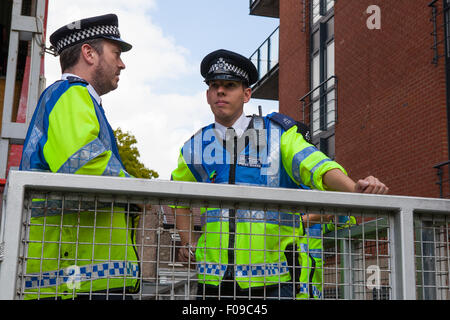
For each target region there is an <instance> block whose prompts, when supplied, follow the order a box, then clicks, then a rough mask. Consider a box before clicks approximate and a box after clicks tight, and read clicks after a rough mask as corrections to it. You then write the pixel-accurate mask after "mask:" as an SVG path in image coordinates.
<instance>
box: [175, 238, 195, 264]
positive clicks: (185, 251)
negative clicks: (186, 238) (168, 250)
mask: <svg viewBox="0 0 450 320" xmlns="http://www.w3.org/2000/svg"><path fill="white" fill-rule="evenodd" d="M196 248H197V242H195V243H192V244H191V243H187V244H186V245H184V246H183V247H181V248H180V250H178V260H179V261H181V262H188V261H195V249H196Z"/></svg>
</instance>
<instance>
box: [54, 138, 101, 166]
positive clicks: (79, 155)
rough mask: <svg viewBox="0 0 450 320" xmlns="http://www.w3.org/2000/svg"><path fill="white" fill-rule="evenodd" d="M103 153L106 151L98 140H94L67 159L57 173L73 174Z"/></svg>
mask: <svg viewBox="0 0 450 320" xmlns="http://www.w3.org/2000/svg"><path fill="white" fill-rule="evenodd" d="M105 151H107V149H106V148H105V146H104V145H103V143H102V141H101V140H100V139H99V138H95V139H94V140H92V141H91V142H89V143H88V144H87V145H85V146H84V147H82V148H81V149H80V150H78V151H77V152H75V153H74V154H73V155H72V156H71V157H70V158H69V159H67V161H66V162H65V163H64V164H63V165H62V166H61V167H60V168H59V169H58V173H75V172H76V171H77V170H78V169H80V168H81V167H83V166H84V165H85V164H86V163H88V162H89V161H91V160H92V159H95V158H96V157H98V156H99V155H100V154H102V153H103V152H105Z"/></svg>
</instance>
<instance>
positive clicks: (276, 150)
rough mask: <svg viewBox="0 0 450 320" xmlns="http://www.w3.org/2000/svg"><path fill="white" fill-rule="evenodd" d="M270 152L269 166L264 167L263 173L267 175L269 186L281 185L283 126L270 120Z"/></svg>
mask: <svg viewBox="0 0 450 320" xmlns="http://www.w3.org/2000/svg"><path fill="white" fill-rule="evenodd" d="M269 132H270V137H269V154H268V161H267V163H268V168H263V169H262V170H261V171H262V172H261V174H263V175H266V176H267V186H268V187H279V186H280V176H281V170H280V166H281V155H280V141H281V128H280V126H279V125H278V124H275V123H273V122H272V121H269Z"/></svg>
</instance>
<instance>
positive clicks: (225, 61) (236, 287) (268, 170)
mask: <svg viewBox="0 0 450 320" xmlns="http://www.w3.org/2000/svg"><path fill="white" fill-rule="evenodd" d="M200 70H201V74H202V76H203V77H204V78H205V82H206V84H207V85H208V89H207V91H206V98H207V101H208V104H209V105H210V107H211V111H212V113H213V115H214V120H215V122H214V123H212V124H210V125H209V126H206V127H204V128H202V129H200V130H199V131H198V132H197V133H196V134H195V135H194V136H192V138H191V139H189V140H188V141H187V142H186V143H185V144H184V146H183V147H182V149H181V152H180V155H179V159H178V167H177V168H176V169H175V170H174V171H173V172H172V180H176V181H194V182H206V183H223V184H243V185H257V186H268V187H284V188H299V189H319V190H336V191H347V192H364V193H379V194H384V193H387V192H388V188H387V187H386V186H385V185H384V184H383V183H381V182H380V181H379V180H378V179H376V178H374V177H372V176H369V177H367V178H365V179H362V180H359V181H357V182H354V181H353V180H352V179H350V178H349V177H348V176H347V173H346V171H345V169H344V168H343V167H342V166H341V165H339V164H338V163H336V162H334V161H332V160H331V159H329V158H328V157H327V156H326V155H325V154H323V153H322V152H320V151H319V150H317V149H316V148H315V147H314V146H313V145H312V144H311V143H310V141H309V140H308V138H309V131H308V129H307V127H306V126H305V125H303V124H301V123H298V122H296V121H294V120H293V119H291V118H289V117H288V116H285V115H282V114H279V113H271V114H269V115H267V116H264V117H259V116H255V115H254V116H246V115H245V114H244V112H243V107H244V104H245V103H247V102H248V101H249V100H250V98H251V92H252V90H251V88H250V86H251V85H252V84H253V83H255V82H256V81H257V79H258V73H257V70H256V68H255V66H254V65H253V63H252V62H251V61H250V60H249V59H247V58H246V57H244V56H242V55H240V54H238V53H235V52H231V51H228V50H223V49H221V50H217V51H214V52H211V53H210V54H208V55H207V56H206V57H205V58H204V59H203V61H202V62H201V68H200ZM255 141H256V143H254V142H255ZM212 150H213V151H212ZM175 208H176V218H177V221H176V223H177V229H178V230H179V233H180V237H181V242H182V244H183V246H184V247H183V248H181V250H180V254H179V255H180V256H181V258H182V259H183V260H185V261H188V260H189V261H196V263H197V274H198V282H199V287H198V292H197V294H198V296H199V297H200V299H201V298H207V297H208V296H210V297H218V296H219V294H220V296H221V297H222V298H224V297H226V296H229V297H232V298H236V297H239V296H240V297H244V298H246V297H247V298H248V297H249V296H250V297H267V298H270V297H272V298H278V297H281V298H283V297H288V298H291V299H292V298H293V297H295V295H296V292H295V290H296V289H295V288H293V287H292V285H291V284H290V282H291V274H290V272H289V270H290V268H289V261H288V260H289V259H288V258H287V257H286V255H287V254H286V250H287V248H289V247H298V248H304V243H303V244H302V243H300V239H302V236H303V235H304V234H305V233H304V230H302V229H303V222H304V221H305V220H306V219H307V220H309V222H314V221H315V222H318V221H320V219H321V217H320V216H319V215H312V214H310V215H308V216H302V215H301V214H299V213H292V212H271V211H268V212H264V213H262V214H261V212H259V211H255V210H234V209H218V208H207V209H206V208H203V209H202V212H201V218H202V219H201V221H202V231H203V232H202V234H201V236H200V237H199V239H195V236H194V234H193V232H192V227H193V226H192V223H191V219H190V218H191V217H190V214H189V212H190V211H189V208H183V207H175ZM327 218H328V219H329V218H330V217H327ZM261 235H272V236H270V237H268V236H266V237H265V239H264V237H262V236H261ZM291 253H292V252H291Z"/></svg>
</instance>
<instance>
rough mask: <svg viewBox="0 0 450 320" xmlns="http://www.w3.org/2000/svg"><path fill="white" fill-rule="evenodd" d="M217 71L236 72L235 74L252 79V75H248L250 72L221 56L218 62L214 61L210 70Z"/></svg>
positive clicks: (248, 79) (210, 71) (211, 71)
mask: <svg viewBox="0 0 450 320" xmlns="http://www.w3.org/2000/svg"><path fill="white" fill-rule="evenodd" d="M217 72H225V73H234V74H235V75H237V76H239V77H242V78H244V79H246V80H247V81H250V77H249V76H248V72H246V71H244V70H242V69H241V68H239V67H238V66H235V65H233V64H231V63H229V62H226V61H225V60H224V59H223V58H219V59H218V60H217V62H216V63H214V64H213V65H212V66H211V67H210V68H209V71H208V74H209V73H217Z"/></svg>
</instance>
